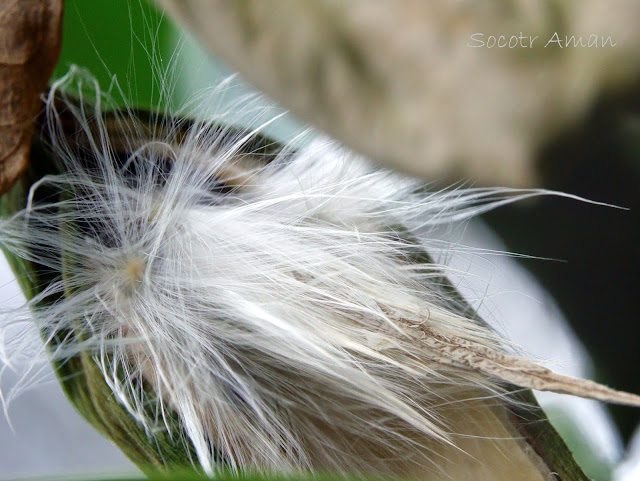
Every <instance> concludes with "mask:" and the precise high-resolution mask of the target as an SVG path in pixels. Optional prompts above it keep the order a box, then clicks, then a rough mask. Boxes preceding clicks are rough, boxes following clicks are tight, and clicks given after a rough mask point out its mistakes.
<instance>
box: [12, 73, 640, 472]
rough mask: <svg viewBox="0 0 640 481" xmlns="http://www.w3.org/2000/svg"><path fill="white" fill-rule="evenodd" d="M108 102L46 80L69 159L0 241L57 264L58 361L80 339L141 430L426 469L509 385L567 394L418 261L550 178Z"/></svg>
mask: <svg viewBox="0 0 640 481" xmlns="http://www.w3.org/2000/svg"><path fill="white" fill-rule="evenodd" d="M73 85H75V87H74V88H73V89H72V90H73V91H74V92H76V93H77V92H80V93H82V92H85V95H86V91H87V88H86V87H87V86H89V87H90V88H89V91H91V89H92V88H95V90H94V92H93V95H91V96H90V100H86V99H85V98H83V95H81V96H80V97H79V100H76V99H75V98H72V97H70V96H68V95H67V94H65V91H66V90H67V89H69V88H70V86H73ZM213 95H215V93H214V94H213ZM103 101H104V97H103V96H102V94H101V93H100V91H99V89H98V88H97V86H95V87H94V84H93V82H92V80H91V79H90V78H89V77H87V75H86V74H82V73H78V72H77V71H72V72H70V73H69V74H68V75H67V76H65V77H64V78H62V79H60V80H59V81H57V82H56V83H55V84H54V85H53V86H52V87H51V90H50V92H49V96H48V99H47V107H46V109H47V110H46V118H47V129H48V134H47V136H48V138H50V139H51V140H50V143H51V145H50V150H51V152H52V155H53V157H55V159H56V161H57V162H59V164H60V168H59V170H60V172H62V173H60V174H56V175H49V176H45V177H44V178H43V179H42V180H40V181H39V182H37V183H36V184H35V185H34V186H33V187H32V190H31V196H30V202H29V204H28V205H27V207H26V209H24V210H23V211H21V212H19V213H17V214H15V215H14V216H12V217H11V218H9V219H7V220H5V221H3V223H2V229H1V234H0V242H1V243H2V245H3V247H4V248H6V249H8V250H9V251H11V252H12V253H13V254H15V255H19V256H22V257H24V258H26V259H28V260H30V261H32V262H34V263H36V264H38V265H41V266H45V267H47V268H49V269H51V271H53V272H55V273H57V277H56V279H55V280H54V281H53V282H51V283H50V284H49V286H48V287H47V289H46V290H45V291H44V292H43V293H42V294H40V295H38V296H36V297H35V298H34V299H32V300H31V301H30V303H29V307H30V308H31V318H30V319H29V322H30V323H32V324H33V325H35V326H36V327H37V328H38V329H40V330H42V331H43V332H46V333H47V336H48V339H50V340H52V339H54V338H55V339H58V341H57V343H56V344H55V347H54V348H53V349H52V350H51V352H50V356H52V357H53V358H55V359H67V358H71V357H73V356H75V355H78V354H79V353H80V352H89V353H91V355H92V356H93V357H94V359H95V361H96V363H97V365H98V366H99V367H100V369H101V370H102V373H103V374H104V378H105V380H106V381H107V383H108V384H109V386H110V387H111V389H112V390H113V392H114V394H115V396H117V398H118V401H119V402H120V403H121V404H122V405H124V406H125V407H126V409H127V410H128V411H129V413H130V414H131V415H132V416H134V417H135V419H137V420H138V422H140V423H142V424H143V425H144V426H145V428H146V429H147V432H148V434H149V436H151V437H152V436H154V433H156V432H157V431H158V430H162V429H169V425H168V424H167V425H165V424H164V423H163V419H164V418H165V415H166V413H167V412H168V411H171V412H174V413H175V414H176V415H177V417H178V419H179V420H180V424H181V426H182V429H183V432H184V434H185V436H186V439H187V441H188V442H189V443H190V444H191V445H192V446H193V448H194V450H195V453H196V454H197V462H198V463H199V464H200V465H201V466H202V468H203V469H205V470H206V471H207V472H208V473H213V472H215V470H216V469H217V467H218V466H219V464H217V462H216V460H217V459H218V457H221V458H222V460H223V462H224V465H225V466H227V467H230V468H231V469H233V470H243V469H244V470H246V469H271V470H278V471H300V470H302V471H308V470H310V471H319V470H327V471H336V472H341V473H357V472H360V473H369V474H374V475H403V476H409V477H413V476H415V474H416V473H419V472H420V473H422V472H429V473H438V472H440V470H441V469H443V465H444V464H445V463H447V462H449V459H448V457H449V454H448V453H450V452H451V450H453V451H455V452H457V451H460V452H462V453H463V454H461V456H464V452H465V451H466V450H467V448H468V445H469V443H470V442H474V443H475V442H483V440H476V439H473V440H471V441H470V438H473V437H474V436H476V431H474V428H473V426H472V427H471V428H468V429H467V428H465V427H464V426H467V425H473V424H474V422H476V423H477V419H475V418H473V416H472V415H471V414H466V411H465V410H463V409H459V407H460V405H461V404H465V403H467V404H469V403H471V404H473V403H474V400H478V399H487V398H495V399H496V403H502V402H508V400H507V397H506V391H507V390H508V389H509V388H508V385H507V384H506V383H512V384H516V385H519V386H523V387H535V388H538V389H546V388H548V385H547V384H545V382H547V383H551V384H553V382H556V385H554V386H555V389H556V390H564V391H571V389H570V388H567V386H570V383H569V384H566V385H565V384H562V383H560V384H558V382H560V381H558V379H560V380H561V381H563V382H565V383H568V381H566V378H562V377H561V376H556V377H554V376H555V375H553V374H552V373H550V372H549V371H548V370H546V369H545V368H541V367H538V366H536V365H535V364H533V363H530V362H529V361H525V360H524V359H521V358H519V357H514V356H512V355H511V354H509V351H510V348H508V347H507V346H506V344H505V342H504V341H502V340H501V339H500V338H499V336H497V335H496V334H495V333H494V332H493V331H492V330H491V329H490V328H489V327H488V326H486V325H485V324H484V323H483V322H482V321H480V320H479V319H477V318H475V317H474V314H473V311H472V310H470V309H469V308H468V306H467V305H466V304H465V302H464V301H463V300H462V299H461V298H460V297H459V296H458V295H457V294H456V292H455V290H454V289H453V287H452V286H451V285H450V283H449V282H448V281H447V278H446V270H447V268H446V267H445V266H443V265H439V264H436V263H434V262H433V261H432V257H431V256H430V254H433V253H434V252H439V251H441V250H442V249H443V248H445V249H446V246H445V247H443V243H442V242H441V241H433V242H431V241H430V239H429V232H430V229H431V228H435V227H437V226H441V225H443V224H451V223H455V222H460V221H464V220H466V219H469V218H471V217H472V216H475V215H477V214H479V213H482V212H484V211H486V210H488V209H492V208H495V207H497V206H500V205H502V204H504V203H508V202H513V201H515V200H518V199H521V198H526V197H529V196H534V195H540V194H544V193H545V192H544V191H512V190H509V189H503V188H496V189H485V188H456V189H446V190H437V191H433V190H429V189H428V188H426V187H425V186H423V185H422V184H421V183H420V182H419V181H416V180H414V179H411V178H407V177H404V176H402V175H400V174H397V173H394V172H390V171H387V170H384V169H381V168H379V167H376V166H374V165H373V164H371V163H370V162H369V161H367V160H366V159H363V158H361V157H359V156H357V155H355V154H354V153H352V152H349V151H347V150H345V149H343V148H341V147H339V146H337V145H335V144H334V143H333V142H331V141H329V140H326V139H322V138H318V137H316V138H315V139H313V140H311V141H309V142H306V143H302V144H301V145H299V144H296V146H295V147H294V146H288V145H284V146H276V145H275V144H271V143H270V142H269V141H268V140H267V139H266V138H265V137H262V136H261V128H257V129H239V128H235V127H223V126H222V124H221V123H220V121H219V120H220V119H219V118H218V117H216V116H215V115H212V116H210V117H209V118H208V119H207V120H206V121H195V122H187V121H184V120H180V117H179V116H176V117H162V116H152V118H151V119H137V118H136V117H135V112H133V111H125V112H124V113H120V114H117V113H113V112H111V113H107V112H106V111H105V109H103V107H102V102H103ZM67 117H69V118H72V119H73V120H74V122H75V123H74V125H78V126H80V129H79V130H75V131H73V132H71V133H69V132H68V131H67V130H66V129H65V120H64V119H65V118H67ZM114 126H115V127H114ZM123 152H126V154H125V155H123ZM42 189H53V190H54V191H56V192H59V193H60V195H59V196H57V197H54V198H48V199H47V198H45V199H39V200H37V193H38V192H39V191H41V190H42ZM63 293H64V296H62V297H61V298H60V299H59V300H58V301H57V302H54V303H52V304H45V303H43V302H42V301H43V300H44V299H45V298H46V297H47V296H51V295H53V294H58V295H61V294H63ZM68 332H73V333H75V335H74V336H68V335H66V336H62V334H61V333H68ZM60 337H63V338H62V339H60ZM505 382H506V383H505ZM143 383H146V384H147V385H148V386H150V387H151V388H152V389H151V391H152V393H151V391H150V390H148V389H144V388H143V387H142V385H143ZM558 385H559V386H560V387H559V388H558V387H557V386H558ZM572 389H573V391H571V392H574V393H577V394H581V393H580V392H578V391H579V388H578V387H576V385H573V388H572ZM603 389H606V388H603ZM590 395H593V393H590ZM607 396H609V397H611V396H613V394H612V391H610V390H609V391H603V392H602V393H601V398H607ZM629 396H630V395H629ZM596 397H597V396H596ZM623 402H624V400H623ZM627 402H629V403H634V402H637V400H636V399H635V398H632V397H629V398H628V399H627ZM150 406H152V407H151V408H150ZM150 412H152V413H154V414H153V415H151V414H150ZM452 412H459V414H457V416H459V418H456V419H455V420H452V416H451V413H452ZM465 443H466V444H465Z"/></svg>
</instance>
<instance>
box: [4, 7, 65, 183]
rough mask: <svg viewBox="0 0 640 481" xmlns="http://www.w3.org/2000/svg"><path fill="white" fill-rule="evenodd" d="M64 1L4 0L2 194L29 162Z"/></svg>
mask: <svg viewBox="0 0 640 481" xmlns="http://www.w3.org/2000/svg"><path fill="white" fill-rule="evenodd" d="M62 6H63V0H0V194H2V193H4V192H6V191H8V190H9V189H10V188H11V186H12V185H13V184H14V182H15V181H16V180H17V178H18V177H19V176H20V174H21V173H22V171H23V170H24V169H25V168H26V166H27V165H28V163H29V149H30V145H31V137H32V135H33V128H34V118H35V116H36V115H37V113H38V109H39V107H40V103H39V96H40V94H41V93H42V91H43V90H44V89H45V88H46V86H47V83H48V81H49V77H50V76H51V73H52V71H53V68H54V66H55V64H56V61H57V59H58V54H59V52H60V39H61V34H62V32H61V26H62Z"/></svg>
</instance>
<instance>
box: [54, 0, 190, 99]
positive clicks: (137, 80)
mask: <svg viewBox="0 0 640 481" xmlns="http://www.w3.org/2000/svg"><path fill="white" fill-rule="evenodd" d="M174 30H175V29H174V27H172V25H171V24H170V23H169V22H168V21H167V20H166V19H165V18H164V17H163V15H162V14H161V13H160V12H159V11H158V10H157V9H156V8H155V7H154V6H152V5H151V4H149V3H148V2H146V1H142V0H133V1H126V0H113V1H86V0H66V1H65V11H64V18H63V34H62V51H61V53H60V58H59V60H58V65H57V66H56V69H55V70H54V73H53V78H54V79H55V78H58V77H60V76H62V75H64V74H65V73H66V72H67V71H68V69H69V67H70V66H71V65H73V64H75V65H78V66H79V67H82V68H84V69H86V70H88V71H89V72H91V74H92V75H93V76H94V77H95V78H96V79H97V81H98V83H99V84H100V86H101V88H102V89H105V90H106V89H107V88H108V86H109V85H111V83H112V80H113V79H114V78H115V79H116V80H117V83H118V85H119V86H120V88H121V89H122V91H123V93H124V97H125V98H124V99H123V98H122V97H121V96H120V95H119V93H118V92H117V91H114V90H112V93H113V99H114V101H116V102H118V103H122V101H123V100H126V101H127V102H128V103H130V104H133V105H136V106H139V107H152V106H157V105H158V104H159V102H160V101H161V99H160V95H159V89H158V84H159V82H158V81H157V80H158V75H159V74H160V73H161V72H162V69H163V67H162V52H163V51H164V50H166V49H168V48H169V49H170V45H169V44H170V43H171V41H172V39H175V38H177V36H176V35H175V34H174ZM150 59H152V60H150Z"/></svg>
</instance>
